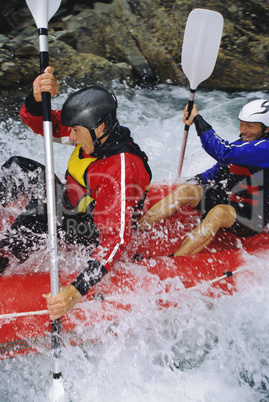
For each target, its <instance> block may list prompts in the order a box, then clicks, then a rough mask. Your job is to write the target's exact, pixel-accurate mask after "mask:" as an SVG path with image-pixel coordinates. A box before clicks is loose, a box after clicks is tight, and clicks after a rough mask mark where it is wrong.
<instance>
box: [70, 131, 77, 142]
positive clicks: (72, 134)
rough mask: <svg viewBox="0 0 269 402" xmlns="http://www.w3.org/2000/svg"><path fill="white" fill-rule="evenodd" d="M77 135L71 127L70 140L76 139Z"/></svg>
mask: <svg viewBox="0 0 269 402" xmlns="http://www.w3.org/2000/svg"><path fill="white" fill-rule="evenodd" d="M75 139H76V136H75V131H74V130H73V129H72V128H71V130H70V134H69V141H75Z"/></svg>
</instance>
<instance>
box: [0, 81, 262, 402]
mask: <svg viewBox="0 0 269 402" xmlns="http://www.w3.org/2000/svg"><path fill="white" fill-rule="evenodd" d="M113 90H114V92H115V93H116V95H117V96H118V101H119V119H120V122H121V124H122V125H126V126H128V127H129V128H130V129H131V131H132V134H133V137H134V139H135V140H136V142H138V143H139V144H140V146H141V147H142V149H143V150H145V151H146V152H147V154H148V156H149V161H150V165H151V167H152V170H153V181H162V180H166V181H169V182H173V181H176V180H178V178H177V169H178V162H179V155H180V149H181V142H182V136H183V123H182V122H181V117H182V110H183V108H184V106H185V104H186V101H187V99H188V91H187V90H186V89H184V88H180V87H173V86H158V87H157V88H155V89H151V90H149V89H126V88H123V87H121V86H118V85H116V84H115V85H114V88H113ZM71 91H72V89H70V90H69V92H71ZM66 96H67V94H66V93H65V94H63V95H61V96H59V97H58V98H57V99H55V100H53V106H54V107H59V108H60V107H61V104H62V103H63V101H64V99H65V98H66ZM258 97H262V98H267V99H268V93H263V92H256V93H254V92H253V93H233V94H227V93H225V92H220V91H202V90H198V91H197V94H196V103H197V105H198V108H199V111H200V112H201V114H202V115H203V117H204V118H205V119H206V120H207V121H208V122H209V123H210V124H212V126H213V127H214V128H215V130H216V131H217V132H218V134H219V135H220V136H222V137H223V138H225V139H228V140H230V141H232V140H233V139H235V138H237V137H238V133H239V131H238V120H237V115H238V112H239V109H240V107H242V106H243V105H244V104H245V103H246V102H248V101H251V100H253V99H255V98H258ZM0 141H1V147H0V163H3V162H4V161H5V160H6V159H7V158H8V157H9V156H11V155H15V154H17V155H22V156H26V157H30V158H34V159H36V160H38V161H40V162H42V163H44V151H43V140H42V138H41V137H40V136H34V135H33V134H32V133H31V132H30V130H29V129H27V128H25V127H24V126H23V125H22V123H21V122H20V121H19V120H18V119H13V118H9V119H5V121H2V122H1V130H0ZM70 152H71V149H70V148H69V147H66V146H61V145H58V144H56V145H55V146H54V154H55V155H57V157H55V170H56V173H57V174H58V176H59V177H60V178H61V179H63V177H64V172H65V169H66V164H67V160H68V157H69V155H70ZM212 164H213V161H212V159H211V158H210V157H209V156H207V155H206V154H205V152H204V151H203V150H202V148H201V146H200V143H199V138H198V137H197V136H196V133H195V130H194V128H191V129H190V133H189V139H188V145H187V149H186V154H185V159H184V165H183V173H182V178H183V179H188V178H190V177H192V176H193V175H194V174H196V173H199V172H202V171H203V170H204V169H206V168H208V167H210V166H211V165H212ZM247 266H248V268H249V269H250V270H254V269H255V275H254V276H253V279H252V282H251V283H250V282H249V283H247V284H246V283H244V281H242V283H241V284H240V283H239V286H238V292H237V293H236V294H234V295H233V296H227V295H225V296H222V297H220V298H217V299H208V298H207V297H206V296H202V295H200V294H193V297H191V298H186V299H184V298H182V297H181V304H180V306H179V307H176V308H175V307H173V308H169V309H165V310H162V311H160V310H156V306H155V304H154V303H151V302H150V298H148V296H145V297H141V300H140V301H139V302H138V303H137V307H136V308H135V310H134V311H133V312H131V313H130V312H129V313H127V312H126V314H124V313H123V316H122V319H121V320H120V322H119V323H118V325H117V328H116V335H115V332H114V328H113V326H112V327H111V326H110V327H109V324H108V323H107V322H101V323H98V324H96V326H95V328H93V329H92V330H91V331H90V333H87V330H85V332H84V330H83V327H81V328H80V331H81V332H82V333H83V338H84V340H85V344H84V345H82V346H71V342H70V339H69V338H68V339H66V345H65V347H64V348H63V352H62V360H61V364H62V368H63V378H64V386H65V390H66V400H67V401H85V402H88V401H95V402H178V401H180V402H185V401H186V402H189V401H190V402H198V401H199V402H237V401H240V402H252V401H269V338H268V332H269V313H268V305H269V292H268V286H269V280H268V275H266V272H267V270H268V255H267V256H266V255H264V256H263V255H261V256H259V257H253V256H252V257H250V256H249V258H247ZM11 291H13V290H11ZM19 296H21V297H26V295H19ZM93 338H94V339H95V342H87V341H88V340H90V339H91V340H92V339H93ZM40 351H41V352H42V353H40V354H36V355H29V356H27V357H20V358H16V359H10V360H6V361H1V362H0V372H1V377H0V400H1V401H2V402H7V401H10V402H11V401H12V402H13V401H35V402H36V401H38V402H39V401H48V400H49V399H48V392H49V389H50V386H51V383H52V380H51V377H52V374H51V360H50V356H49V352H48V351H46V350H45V349H44V350H42V345H41V346H40Z"/></svg>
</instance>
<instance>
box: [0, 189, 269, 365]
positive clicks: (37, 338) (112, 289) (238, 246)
mask: <svg viewBox="0 0 269 402" xmlns="http://www.w3.org/2000/svg"><path fill="white" fill-rule="evenodd" d="M173 189H174V186H170V185H168V184H165V183H155V184H153V185H152V186H151V189H150V191H149V194H148V197H147V201H146V203H145V206H144V209H145V211H146V210H147V209H149V208H150V207H151V205H153V204H155V203H156V202H157V201H158V200H160V199H162V198H163V197H165V196H166V195H167V194H169V193H170V192H171V191H172V190H173ZM12 219H14V218H12V216H8V217H6V218H5V219H4V218H3V217H2V226H3V222H6V223H7V221H8V220H9V221H12ZM198 221H199V213H198V212H197V211H193V210H191V209H189V208H183V209H182V210H181V211H180V212H178V213H176V214H174V215H173V216H172V217H171V218H170V219H167V220H165V221H163V222H160V223H158V224H155V225H153V226H152V228H151V229H150V230H149V231H148V232H144V233H140V232H138V231H134V233H133V238H132V241H131V243H130V244H129V246H128V249H127V250H126V251H125V253H124V255H123V256H122V258H121V260H120V261H119V262H118V263H117V264H116V265H115V267H114V269H113V270H112V271H111V272H110V273H109V274H107V275H106V276H105V277H104V278H103V280H102V281H101V282H99V283H98V284H97V285H95V286H94V287H93V288H92V289H91V290H90V291H89V292H88V294H87V296H85V297H84V298H83V300H82V301H81V302H79V303H78V304H77V305H76V306H75V308H74V309H73V310H72V311H71V312H69V313H68V314H66V315H65V316H64V317H62V319H61V324H62V330H63V331H67V332H71V333H72V334H73V336H74V342H79V340H78V338H79V337H78V334H77V332H76V328H78V327H79V326H81V325H83V328H84V329H85V327H93V328H94V325H95V324H96V322H100V321H101V320H102V321H103V322H106V321H107V322H108V325H110V324H111V323H117V322H118V321H119V320H120V319H121V315H122V313H123V312H124V313H126V312H127V313H128V312H129V311H132V309H133V308H134V306H135V305H136V302H137V300H138V298H139V299H141V297H148V298H150V300H151V301H154V303H156V306H157V308H160V309H163V308H169V307H171V306H173V307H175V306H178V305H180V300H182V297H191V292H192V291H198V292H201V293H206V294H207V295H210V297H219V296H221V295H222V294H232V293H233V292H235V291H236V286H237V280H238V278H239V277H240V276H242V275H244V276H246V277H250V278H251V276H252V275H253V272H249V270H248V269H245V262H246V256H247V258H249V255H259V254H264V253H266V252H267V251H268V252H269V235H268V233H267V232H265V231H264V232H262V233H260V234H258V235H256V236H254V237H251V238H240V239H239V238H236V236H234V235H232V234H229V233H227V232H224V231H222V230H220V231H219V233H218V235H217V237H216V238H215V239H214V241H213V242H212V243H211V244H210V246H209V247H207V248H206V249H205V250H204V251H203V252H201V253H199V254H197V255H194V256H186V257H171V256H170V255H171V254H172V253H173V252H174V251H175V250H177V249H178V248H179V246H180V244H181V243H182V241H183V239H184V237H185V236H186V234H187V233H188V232H190V231H191V230H192V229H193V228H194V227H195V226H197V223H198ZM8 223H9V222H8ZM25 264H28V266H27V267H26V269H25V268H24V270H23V272H21V271H19V270H17V272H16V273H12V272H11V273H10V272H7V273H5V274H4V275H2V276H1V277H0V359H6V358H10V357H14V356H17V355H18V354H27V353H29V352H30V351H39V350H42V347H43V346H44V341H42V340H44V339H45V338H46V335H48V334H50V331H51V321H50V318H49V316H48V314H47V311H46V303H45V299H44V298H43V297H42V294H44V293H48V292H49V291H50V277H49V272H48V268H47V267H45V268H43V269H40V270H38V272H36V270H37V268H36V267H37V264H35V261H34V262H33V260H32V259H31V261H29V262H26V263H24V265H25ZM33 265H34V266H33ZM60 271H61V270H60ZM76 275H77V273H76V272H73V273H72V274H68V273H67V272H66V270H63V271H61V272H60V284H61V285H65V284H67V283H70V281H72V279H74V278H75V277H76Z"/></svg>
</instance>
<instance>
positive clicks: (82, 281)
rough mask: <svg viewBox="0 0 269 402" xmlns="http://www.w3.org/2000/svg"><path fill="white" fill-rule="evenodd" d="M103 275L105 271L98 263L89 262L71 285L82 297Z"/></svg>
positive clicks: (94, 261)
mask: <svg viewBox="0 0 269 402" xmlns="http://www.w3.org/2000/svg"><path fill="white" fill-rule="evenodd" d="M105 274H107V270H106V268H105V267H104V266H103V265H102V264H100V262H99V261H96V260H90V261H88V266H87V267H86V268H85V269H84V270H83V271H82V272H81V274H79V275H78V276H77V278H76V280H75V281H74V282H72V285H73V286H74V287H75V288H76V289H77V290H78V291H79V293H80V294H81V295H82V296H84V295H85V294H86V293H87V292H88V290H89V289H90V288H91V287H92V286H94V285H95V284H96V283H97V282H99V281H100V280H101V278H102V277H103V276H104V275H105Z"/></svg>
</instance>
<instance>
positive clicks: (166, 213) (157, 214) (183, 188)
mask: <svg viewBox="0 0 269 402" xmlns="http://www.w3.org/2000/svg"><path fill="white" fill-rule="evenodd" d="M202 195H203V190H202V188H201V187H200V186H199V185H196V184H187V183H182V184H180V185H179V186H178V187H177V188H176V189H175V190H174V191H172V193H170V194H169V195H167V196H166V197H164V198H163V199H162V200H160V201H158V202H157V203H156V204H155V205H153V207H151V208H150V210H149V211H148V212H147V213H146V214H145V215H144V216H143V217H142V218H141V219H140V220H139V222H138V229H139V230H141V231H144V230H147V229H148V228H149V227H150V225H152V224H153V223H154V222H157V221H160V220H161V219H167V218H169V217H170V216H171V215H173V214H174V213H175V212H177V211H178V210H179V209H180V208H181V207H183V206H190V207H192V208H195V207H196V206H197V205H198V204H199V202H200V200H201V198H202Z"/></svg>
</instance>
